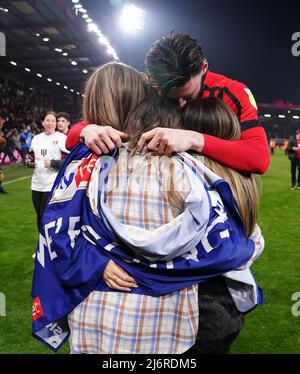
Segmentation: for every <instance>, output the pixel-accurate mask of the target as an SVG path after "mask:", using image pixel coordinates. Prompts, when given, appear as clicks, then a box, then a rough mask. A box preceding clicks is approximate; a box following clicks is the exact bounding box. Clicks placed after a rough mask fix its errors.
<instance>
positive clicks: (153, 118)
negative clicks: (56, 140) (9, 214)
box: [69, 64, 261, 354]
mask: <svg viewBox="0 0 300 374" xmlns="http://www.w3.org/2000/svg"><path fill="white" fill-rule="evenodd" d="M112 82H114V84H112ZM112 87H113V88H114V90H112ZM144 95H145V91H144V82H143V80H142V77H141V76H140V75H139V73H138V72H136V71H135V70H134V69H132V68H130V67H127V66H125V65H122V64H107V65H105V66H103V67H102V68H100V69H98V70H97V71H96V72H95V73H94V74H93V75H92V77H91V78H90V80H89V81H88V83H87V87H86V92H85V99H84V114H85V120H86V121H87V122H88V123H103V124H106V125H110V126H111V127H109V126H108V128H106V129H105V128H104V129H105V131H106V135H107V134H109V137H110V139H111V140H112V141H111V144H110V143H107V140H106V143H105V144H106V146H107V147H108V148H109V149H111V150H112V149H114V147H115V145H114V142H115V143H117V145H118V146H122V144H120V143H122V137H125V136H126V135H129V137H130V142H129V144H126V145H125V149H124V150H125V152H127V154H128V157H127V158H126V159H127V160H129V161H128V162H126V164H124V163H123V158H121V157H120V158H119V159H118V160H117V162H116V163H115V165H114V167H113V168H112V169H111V171H110V174H109V178H108V183H107V188H106V191H105V202H106V204H107V206H108V207H109V208H110V209H111V211H112V213H113V214H114V216H115V217H116V218H117V219H118V220H119V221H120V222H121V223H122V224H125V225H128V226H131V227H134V226H136V227H138V228H139V229H143V230H147V231H149V232H150V233H151V231H154V230H155V229H157V228H159V227H161V226H162V225H165V224H168V223H170V222H172V221H173V220H174V219H176V217H178V216H179V215H180V214H181V213H182V212H183V211H184V208H185V206H184V200H185V197H186V196H187V193H188V192H189V190H190V188H191V186H190V185H189V183H190V182H189V179H188V178H187V176H186V175H185V173H184V170H183V169H182V167H181V165H180V163H179V162H178V160H177V159H176V158H175V157H171V158H168V157H159V156H157V155H153V154H152V153H149V152H142V154H140V155H136V154H135V153H134V149H135V147H136V145H137V142H138V139H139V138H140V135H141V134H142V132H144V131H148V130H150V129H151V128H154V127H157V126H160V127H170V128H180V127H181V116H180V114H179V112H177V110H176V109H175V108H174V107H173V106H172V105H171V104H167V103H165V102H162V101H161V100H160V98H156V99H155V100H154V99H153V97H150V96H149V97H148V98H146V99H145V100H144V101H143V102H142V103H141V104H140V105H139V106H138V107H137V108H136V110H135V111H133V113H132V115H131V116H130V117H129V119H128V121H126V119H127V117H128V116H129V113H130V112H131V111H132V110H133V109H134V108H135V107H136V105H137V103H138V102H139V101H140V100H142V99H143V97H144ZM125 121H126V126H124V124H125ZM231 122H232V121H231ZM233 123H234V121H233ZM230 124H232V123H230ZM232 126H233V125H232ZM124 131H126V132H127V134H125V133H124ZM106 139H107V138H106ZM113 141H114V142H113ZM170 160H171V162H170ZM249 180H250V179H249ZM248 187H249V190H248V192H249V191H250V189H251V188H252V195H251V196H252V198H253V200H252V201H254V202H255V201H256V203H254V204H253V203H252V206H253V209H250V210H251V215H249V216H248V213H245V214H244V215H243V218H244V221H245V223H246V225H245V227H246V232H245V234H246V235H247V236H250V234H253V231H254V225H255V222H256V214H257V206H258V199H257V191H258V190H257V185H256V182H255V181H253V180H252V181H250V182H249V183H248ZM237 203H238V204H239V202H237ZM244 205H245V204H244ZM240 207H242V205H240ZM256 234H257V236H258V237H259V232H256ZM260 244H261V242H258V243H257V251H256V252H255V253H256V255H257V253H258V250H259V245H260ZM174 246H175V243H174ZM103 279H104V280H105V282H106V283H107V285H108V286H109V287H110V288H112V289H114V290H116V291H115V292H100V291H94V292H92V293H91V294H90V295H89V296H88V297H87V298H86V299H85V300H84V301H83V302H82V303H81V304H80V305H79V306H78V307H76V308H75V309H74V310H73V312H72V313H71V314H70V315H69V325H70V329H71V336H70V343H71V349H72V351H73V352H74V353H104V354H111V353H146V354H147V353H148V354H149V353H183V352H185V351H187V350H188V349H189V348H190V347H191V346H192V345H193V344H194V342H195V339H196V336H197V331H198V314H199V310H198V286H197V285H193V286H190V287H186V288H183V289H181V290H179V291H176V292H173V293H171V294H168V295H164V296H160V297H152V296H149V295H141V294H136V293H129V292H128V291H130V290H131V289H132V288H136V287H138V285H137V284H136V283H135V280H134V279H133V278H131V277H130V276H129V275H128V274H126V273H125V272H124V271H123V270H122V269H121V268H120V267H119V266H117V265H116V264H114V263H113V261H110V262H109V263H108V265H107V267H106V269H105V271H104V273H103ZM126 291H127V292H126ZM200 314H201V312H200ZM200 333H201V332H200Z"/></svg>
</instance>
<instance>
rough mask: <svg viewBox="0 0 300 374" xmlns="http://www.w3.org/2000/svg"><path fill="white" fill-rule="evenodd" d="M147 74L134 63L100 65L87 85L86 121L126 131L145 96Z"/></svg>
mask: <svg viewBox="0 0 300 374" xmlns="http://www.w3.org/2000/svg"><path fill="white" fill-rule="evenodd" d="M145 93H146V86H145V81H144V77H143V75H142V74H140V73H139V72H138V71H137V70H135V69H134V68H132V67H131V66H128V65H125V64H121V63H117V62H110V63H107V64H105V65H103V66H101V67H99V68H98V69H97V70H96V71H95V72H94V73H93V74H92V75H91V77H90V78H89V80H88V81H87V83H86V86H85V92H84V100H83V115H84V120H85V121H86V122H88V123H94V124H98V125H102V126H111V127H113V128H115V129H117V130H119V131H123V129H124V125H125V121H126V119H127V117H128V115H129V113H130V112H131V111H132V110H133V109H134V108H135V107H136V106H137V104H138V103H139V102H140V101H141V100H142V99H143V98H144V96H145Z"/></svg>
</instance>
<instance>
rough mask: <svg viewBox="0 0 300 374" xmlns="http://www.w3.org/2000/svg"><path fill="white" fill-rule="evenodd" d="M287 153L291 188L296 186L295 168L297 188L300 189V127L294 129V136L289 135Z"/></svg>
mask: <svg viewBox="0 0 300 374" xmlns="http://www.w3.org/2000/svg"><path fill="white" fill-rule="evenodd" d="M287 155H288V158H289V160H290V161H291V189H292V190H294V189H295V188H296V173H297V169H298V178H297V188H298V189H300V129H297V130H296V136H291V138H290V140H289V144H288V147H287Z"/></svg>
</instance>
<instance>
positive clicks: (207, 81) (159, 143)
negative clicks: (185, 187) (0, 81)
mask: <svg viewBox="0 0 300 374" xmlns="http://www.w3.org/2000/svg"><path fill="white" fill-rule="evenodd" d="M146 66H147V69H148V71H149V73H150V76H151V79H153V80H154V81H155V83H157V84H158V86H159V88H160V90H161V92H162V93H163V94H166V95H168V96H169V97H173V98H174V99H178V101H179V105H180V106H181V107H182V108H183V107H184V106H185V105H186V103H187V102H188V101H190V100H196V99H197V98H207V97H218V98H220V99H222V100H223V101H224V102H225V103H227V104H228V105H229V106H230V108H231V109H232V110H233V111H234V112H235V113H236V115H237V116H238V118H239V120H240V123H241V130H242V136H241V140H239V141H228V140H222V139H219V138H216V137H213V136H210V135H206V134H205V135H202V134H199V133H198V134H197V133H195V132H193V131H187V130H174V129H160V128H156V129H154V130H152V131H149V132H147V133H145V134H144V135H143V136H142V138H141V140H140V143H139V147H140V148H142V147H143V146H144V144H145V143H146V142H148V143H147V147H148V149H150V150H156V151H158V153H159V154H163V153H172V152H180V151H186V150H189V149H190V150H194V151H197V152H199V153H202V154H203V155H206V156H208V157H210V158H212V159H214V160H216V161H218V162H220V163H222V164H224V165H227V166H229V167H231V168H233V169H235V170H238V171H242V172H250V173H257V174H263V173H265V172H266V170H267V168H268V165H269V162H270V155H269V150H268V142H267V138H266V134H265V131H264V129H263V128H262V127H261V126H260V125H259V123H258V117H257V107H256V103H255V99H254V97H253V95H252V93H251V91H250V90H249V89H248V88H247V87H246V86H245V85H244V84H243V83H240V82H238V81H235V80H232V79H229V78H226V77H224V76H222V75H219V74H215V73H212V72H210V71H208V70H207V68H208V63H207V60H206V59H205V58H204V57H203V53H202V48H201V47H200V46H199V45H198V43H197V41H196V40H195V39H192V38H191V37H189V36H187V35H181V34H172V35H170V36H169V37H165V38H162V39H160V40H158V41H156V42H155V43H154V45H153V47H152V48H151V49H150V51H149V52H148V54H147V58H146ZM85 126H86V123H85V122H81V123H80V124H78V125H77V126H74V127H73V128H72V130H71V131H70V133H69V135H68V139H67V148H69V149H71V148H72V147H73V146H74V145H75V144H77V143H78V142H79V135H80V133H81V131H82V130H83V128H84V127H85ZM212 126H213V124H212ZM101 131H102V132H103V129H101V130H100V129H99V128H96V127H95V126H94V128H93V127H90V130H89V131H86V132H85V133H83V134H82V135H83V136H84V137H85V140H86V143H87V145H88V146H90V148H91V149H92V150H93V151H94V152H96V153H98V154H100V153H107V152H109V150H111V148H112V147H113V146H114V144H113V142H110V140H113V141H114V142H116V143H117V144H118V145H119V144H121V143H122V136H124V134H122V133H120V132H117V130H115V131H113V129H111V128H110V129H106V130H105V133H101V134H100V135H99V137H98V132H101Z"/></svg>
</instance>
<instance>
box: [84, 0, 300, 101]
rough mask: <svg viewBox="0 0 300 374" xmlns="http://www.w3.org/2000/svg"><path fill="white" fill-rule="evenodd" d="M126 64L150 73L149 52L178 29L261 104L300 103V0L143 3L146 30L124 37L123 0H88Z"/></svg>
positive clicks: (87, 5) (86, 3) (213, 65)
mask: <svg viewBox="0 0 300 374" xmlns="http://www.w3.org/2000/svg"><path fill="white" fill-rule="evenodd" d="M81 3H82V4H83V6H84V7H85V8H86V9H88V12H89V14H90V15H91V16H92V18H93V20H94V21H95V22H96V23H97V25H98V26H99V28H100V29H101V30H102V31H103V33H104V34H105V35H106V36H107V37H108V39H109V41H110V43H111V45H112V46H113V47H114V48H115V50H116V52H117V54H118V56H119V57H120V59H121V61H122V62H124V63H127V64H129V65H132V66H134V67H136V68H137V69H139V70H144V60H145V54H146V52H147V50H148V49H149V48H150V46H151V44H152V43H153V42H154V41H155V40H156V39H158V38H160V37H162V36H165V35H168V34H169V33H170V32H171V31H172V30H174V31H176V32H180V33H186V34H189V35H191V36H193V37H195V38H196V39H197V40H198V41H199V44H200V45H202V47H203V48H204V53H205V56H206V57H207V59H208V62H209V69H210V70H211V71H214V72H216V73H219V74H223V75H227V76H229V77H230V78H233V79H237V80H239V81H242V82H243V83H245V84H247V85H248V86H249V88H251V90H252V92H253V93H254V95H255V97H256V99H257V101H268V102H273V101H275V100H278V99H284V100H287V101H291V102H294V103H298V104H300V56H299V57H294V56H293V55H292V52H291V48H292V45H293V44H294V43H295V42H293V41H292V40H291V38H292V34H293V33H295V32H300V1H299V0H297V1H296V0H285V1H270V0H265V1H257V0H255V1H249V2H248V1H244V0H241V1H235V0H227V1H221V0H195V1H194V0H160V1H158V0H148V1H147V0H140V1H135V2H134V3H135V4H136V5H137V6H139V7H140V8H142V9H143V10H145V11H146V12H147V15H146V24H145V29H144V30H143V31H142V32H139V33H138V34H136V35H131V36H128V35H126V34H124V33H123V32H122V31H121V29H120V27H119V24H118V15H119V13H120V5H121V4H123V3H124V1H123V0H82V1H81ZM299 50H300V47H299Z"/></svg>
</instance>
